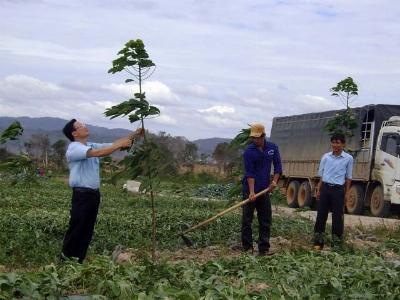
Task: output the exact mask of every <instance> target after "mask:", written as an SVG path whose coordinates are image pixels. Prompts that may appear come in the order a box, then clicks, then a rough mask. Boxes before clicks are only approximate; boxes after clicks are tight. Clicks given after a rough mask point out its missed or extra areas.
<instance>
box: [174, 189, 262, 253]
mask: <svg viewBox="0 0 400 300" xmlns="http://www.w3.org/2000/svg"><path fill="white" fill-rule="evenodd" d="M269 190H270V188H269V187H268V188H266V189H265V190H262V191H261V192H259V193H257V194H256V195H255V196H256V197H258V196H261V195H263V194H265V193H268V192H269ZM248 202H250V198H247V199H246V200H244V201H241V202H239V203H236V204H235V205H233V206H231V207H229V208H227V209H225V210H223V211H221V212H220V213H218V214H216V215H215V216H213V217H211V218H209V219H207V220H204V221H202V222H200V223H198V224H196V225H193V226H192V227H189V228H187V229H185V230H184V231H182V232H181V233H180V234H179V235H180V236H181V238H182V239H183V241H184V242H185V244H186V246H188V247H192V246H193V242H192V241H191V240H190V239H189V238H188V237H187V236H185V234H186V233H188V232H190V231H192V230H194V229H197V228H199V227H201V226H204V225H206V224H208V223H210V222H211V221H214V220H215V219H217V218H219V217H221V216H223V215H225V214H227V213H228V212H230V211H232V210H235V209H236V208H238V207H241V206H243V205H245V204H246V203H248Z"/></svg>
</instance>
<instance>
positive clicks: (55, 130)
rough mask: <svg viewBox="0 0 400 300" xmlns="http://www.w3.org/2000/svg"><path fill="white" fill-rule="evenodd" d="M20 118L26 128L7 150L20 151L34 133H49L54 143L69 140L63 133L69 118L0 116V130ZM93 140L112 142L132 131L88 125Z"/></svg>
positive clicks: (9, 144)
mask: <svg viewBox="0 0 400 300" xmlns="http://www.w3.org/2000/svg"><path fill="white" fill-rule="evenodd" d="M15 120H18V121H19V122H20V123H21V125H22V127H23V128H24V133H23V135H22V136H21V137H20V138H18V140H17V141H10V142H8V143H7V144H6V145H7V150H8V151H11V152H18V151H19V149H20V148H23V145H24V143H25V142H26V141H28V140H29V139H30V138H31V136H32V135H33V134H47V135H48V136H49V139H50V143H51V144H53V143H55V142H56V141H58V140H60V139H64V140H67V138H66V137H65V136H64V134H63V133H62V128H63V127H64V125H65V124H66V123H67V122H68V121H69V120H64V119H60V118H50V117H45V118H30V117H15V118H14V117H0V132H1V131H3V130H4V129H6V128H7V127H8V126H9V125H10V124H11V123H12V122H13V121H15ZM87 127H88V128H89V131H90V141H92V142H99V143H101V142H103V143H104V142H112V141H113V140H115V139H117V138H120V137H122V136H125V135H127V134H128V133H130V132H131V131H129V130H127V129H121V128H118V129H108V128H105V127H99V126H92V125H87Z"/></svg>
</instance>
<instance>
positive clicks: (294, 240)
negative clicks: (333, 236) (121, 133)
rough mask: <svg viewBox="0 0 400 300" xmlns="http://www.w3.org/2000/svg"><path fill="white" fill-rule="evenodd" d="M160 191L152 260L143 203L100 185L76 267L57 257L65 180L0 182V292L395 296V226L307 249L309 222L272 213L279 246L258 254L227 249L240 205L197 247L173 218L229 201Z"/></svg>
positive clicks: (398, 269) (3, 295) (193, 216)
mask: <svg viewBox="0 0 400 300" xmlns="http://www.w3.org/2000/svg"><path fill="white" fill-rule="evenodd" d="M162 194H163V196H160V195H158V196H157V198H156V201H157V217H158V219H157V227H158V234H157V239H158V249H159V251H158V257H159V260H158V261H157V262H156V263H153V262H152V261H150V259H149V258H148V256H149V249H150V243H151V241H150V237H151V212H150V211H151V210H150V201H149V200H148V198H147V197H145V196H142V195H131V194H126V193H124V192H123V191H122V189H120V188H117V187H114V186H112V185H105V186H103V187H102V203H101V208H100V213H99V217H98V223H97V225H96V231H95V235H94V239H93V242H92V244H91V247H90V250H89V253H88V259H87V261H86V262H85V263H84V264H83V265H79V264H77V263H76V262H74V261H71V262H67V263H60V262H59V261H58V254H59V251H60V248H61V243H62V238H63V234H64V232H65V230H66V228H67V222H68V216H69V206H70V203H69V201H70V196H71V192H70V190H69V188H68V187H67V186H66V184H65V183H64V182H61V181H56V180H45V181H42V182H40V185H39V186H37V187H32V188H30V189H27V188H25V187H21V186H20V187H9V186H7V185H6V184H5V183H4V182H0V272H3V273H0V299H11V298H24V297H25V298H26V299H44V298H46V299H58V298H59V297H60V296H65V295H74V294H75V295H92V298H94V299H165V298H170V299H200V298H202V299H266V298H267V299H283V298H285V299H305V298H306V299H323V298H326V299H377V298H380V299H398V298H399V295H400V290H399V286H400V281H399V279H400V278H399V274H400V263H399V260H398V254H400V253H399V251H400V247H398V239H399V236H400V234H399V231H398V230H393V231H391V232H386V233H385V230H384V229H381V230H380V231H374V232H373V231H368V232H367V231H365V232H364V231H360V232H358V231H357V232H349V236H348V238H349V239H350V238H352V237H353V236H356V235H357V238H358V239H359V240H362V241H366V240H371V237H373V238H374V239H375V240H374V243H375V244H374V247H355V246H353V244H352V243H350V242H349V243H348V244H347V246H346V248H345V249H344V250H343V251H342V252H340V253H336V252H331V251H327V252H321V253H315V252H312V251H310V239H311V234H312V228H313V224H311V223H310V222H309V221H307V220H304V219H300V218H289V217H287V216H284V215H274V218H273V227H272V237H273V246H275V247H276V248H277V250H278V251H277V253H276V254H274V255H273V256H268V257H261V258H258V257H255V256H253V255H247V254H241V253H240V252H239V251H234V250H231V246H232V245H237V244H238V242H239V241H240V210H239V211H237V212H235V213H231V214H228V215H226V216H224V217H222V218H220V219H218V220H217V221H215V222H212V223H210V224H209V225H208V226H206V227H204V228H201V229H198V230H196V231H194V232H193V233H191V234H190V238H191V239H192V240H193V241H195V248H194V249H191V250H187V249H185V247H184V245H183V243H182V241H181V239H180V237H179V236H178V235H177V233H178V232H179V231H180V229H181V225H182V224H183V223H187V224H189V225H194V224H196V223H198V222H200V221H202V220H204V219H206V218H208V217H211V216H212V215H214V214H215V213H217V212H219V211H221V210H222V209H224V208H226V207H227V205H230V203H229V202H228V201H199V200H198V199H191V198H190V197H187V196H186V195H184V196H182V197H177V196H176V194H174V197H172V196H170V195H169V193H168V192H163V193H162ZM274 197H275V196H274ZM274 201H276V202H277V203H278V202H279V199H278V200H275V199H274ZM254 234H255V236H256V234H257V230H256V226H255V232H254ZM385 237H387V238H385ZM280 241H284V243H280ZM274 244H275V245H274ZM277 244H279V247H277ZM116 245H123V246H124V247H126V248H130V249H131V251H132V253H133V254H134V255H133V256H131V259H129V260H128V261H127V262H126V263H124V264H118V263H115V262H114V261H113V260H112V259H111V253H112V250H113V249H114V248H115V246H116ZM216 249H217V250H218V251H217V250H216ZM388 251H391V253H393V255H392V256H391V257H390V258H388V256H387V255H386V254H385V253H387V252H388Z"/></svg>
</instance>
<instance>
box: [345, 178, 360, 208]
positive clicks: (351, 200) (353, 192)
mask: <svg viewBox="0 0 400 300" xmlns="http://www.w3.org/2000/svg"><path fill="white" fill-rule="evenodd" d="M346 210H347V212H348V213H349V214H351V215H362V213H363V211H364V187H363V186H362V185H359V184H353V185H352V186H351V187H350V190H349V196H348V198H347V199H346Z"/></svg>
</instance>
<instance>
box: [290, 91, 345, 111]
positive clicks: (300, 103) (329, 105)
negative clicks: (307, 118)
mask: <svg viewBox="0 0 400 300" xmlns="http://www.w3.org/2000/svg"><path fill="white" fill-rule="evenodd" d="M296 102H297V103H296ZM296 102H295V105H296V106H297V108H298V111H299V113H307V112H318V111H325V110H334V109H340V108H343V105H341V103H340V101H339V99H326V98H324V97H321V96H313V95H300V96H298V97H297V98H296Z"/></svg>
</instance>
